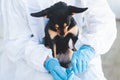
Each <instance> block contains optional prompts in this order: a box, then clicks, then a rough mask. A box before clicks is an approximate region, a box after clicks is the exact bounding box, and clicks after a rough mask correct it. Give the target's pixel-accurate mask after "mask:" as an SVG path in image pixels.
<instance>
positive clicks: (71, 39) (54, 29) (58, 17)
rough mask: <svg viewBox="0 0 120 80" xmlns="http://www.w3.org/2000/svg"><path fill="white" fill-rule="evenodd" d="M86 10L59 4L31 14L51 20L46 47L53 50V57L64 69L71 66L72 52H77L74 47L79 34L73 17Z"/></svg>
mask: <svg viewBox="0 0 120 80" xmlns="http://www.w3.org/2000/svg"><path fill="white" fill-rule="evenodd" d="M85 10H87V8H77V7H74V6H67V4H66V3H64V2H58V3H56V4H54V5H53V6H51V7H49V8H47V9H45V10H42V11H40V12H37V13H32V14H31V15H32V16H34V17H47V18H49V21H48V23H47V25H46V27H45V38H44V40H45V46H46V47H49V48H51V49H52V51H53V56H54V57H57V58H58V60H59V62H60V64H61V66H63V67H66V68H67V67H70V66H71V57H72V51H75V50H76V49H75V47H74V45H75V43H76V41H77V39H78V34H79V29H78V27H77V26H76V22H75V20H74V18H73V17H72V15H73V14H74V13H81V12H84V11H85ZM70 43H72V44H71V45H72V47H71V46H70V45H69V44H70Z"/></svg>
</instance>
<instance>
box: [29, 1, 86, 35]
mask: <svg viewBox="0 0 120 80" xmlns="http://www.w3.org/2000/svg"><path fill="white" fill-rule="evenodd" d="M85 10H87V8H78V7H74V6H68V5H67V4H66V3H64V2H58V3H56V4H54V5H53V6H51V7H49V8H47V9H45V10H42V11H40V12H37V13H32V14H31V16H33V17H47V18H49V20H50V22H51V23H52V26H50V27H51V29H52V30H54V31H56V32H57V33H58V34H59V35H60V36H63V35H65V33H66V32H67V31H68V27H69V25H70V24H71V20H72V15H73V14H74V13H81V12H84V11H85Z"/></svg>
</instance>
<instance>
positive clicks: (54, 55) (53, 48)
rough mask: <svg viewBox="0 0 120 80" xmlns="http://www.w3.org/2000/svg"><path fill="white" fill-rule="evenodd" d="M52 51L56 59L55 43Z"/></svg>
mask: <svg viewBox="0 0 120 80" xmlns="http://www.w3.org/2000/svg"><path fill="white" fill-rule="evenodd" d="M53 50H54V51H53V52H54V57H55V58H56V44H55V43H54V44H53Z"/></svg>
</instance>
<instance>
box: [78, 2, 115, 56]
mask: <svg viewBox="0 0 120 80" xmlns="http://www.w3.org/2000/svg"><path fill="white" fill-rule="evenodd" d="M85 5H86V6H87V7H88V10H87V12H86V13H85V14H84V16H85V23H86V24H85V26H83V28H82V34H81V35H80V36H79V40H78V41H79V42H77V43H78V45H84V44H86V45H90V46H92V47H93V48H94V49H95V51H96V55H97V54H104V53H106V52H107V51H108V50H109V49H110V48H111V46H112V44H113V42H114V40H115V38H116V33H117V30H116V21H115V15H114V14H113V12H112V11H111V9H110V7H109V5H108V3H107V1H106V0H95V1H91V0H88V1H86V3H85Z"/></svg>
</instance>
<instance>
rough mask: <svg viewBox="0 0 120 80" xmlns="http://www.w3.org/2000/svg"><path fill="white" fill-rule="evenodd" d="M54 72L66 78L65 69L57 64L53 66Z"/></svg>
mask: <svg viewBox="0 0 120 80" xmlns="http://www.w3.org/2000/svg"><path fill="white" fill-rule="evenodd" d="M54 72H55V73H56V74H57V75H58V76H59V77H60V78H61V79H62V80H67V73H66V71H65V70H64V69H63V68H62V67H59V66H56V67H55V68H54Z"/></svg>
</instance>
